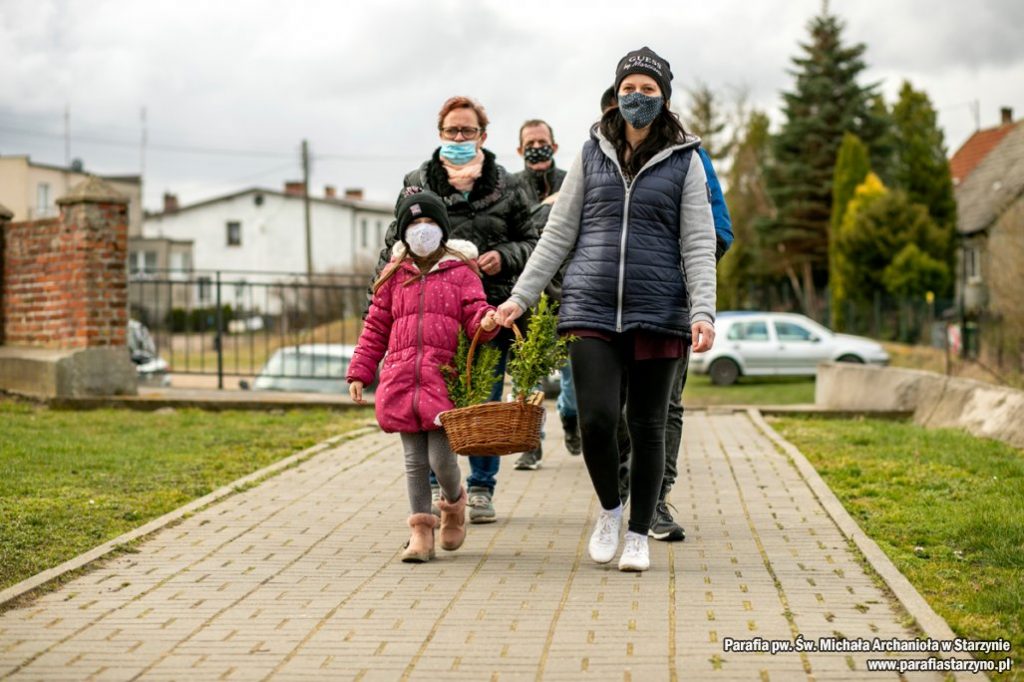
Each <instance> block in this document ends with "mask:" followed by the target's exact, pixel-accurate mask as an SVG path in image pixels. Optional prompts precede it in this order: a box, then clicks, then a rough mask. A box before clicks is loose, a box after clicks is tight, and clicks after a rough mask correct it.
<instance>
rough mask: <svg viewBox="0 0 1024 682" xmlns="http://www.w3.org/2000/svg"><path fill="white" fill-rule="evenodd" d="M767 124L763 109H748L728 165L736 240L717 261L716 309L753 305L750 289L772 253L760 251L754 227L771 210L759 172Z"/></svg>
mask: <svg viewBox="0 0 1024 682" xmlns="http://www.w3.org/2000/svg"><path fill="white" fill-rule="evenodd" d="M769 125H770V121H769V119H768V116H767V115H766V114H765V113H764V112H761V111H753V112H751V113H750V115H749V116H748V117H747V121H746V124H745V125H744V127H743V134H742V136H741V137H740V139H739V140H738V141H737V143H736V147H735V154H734V155H733V159H732V165H731V166H730V168H729V173H728V176H727V178H728V187H729V189H728V191H726V193H725V203H726V204H727V205H728V206H729V214H730V217H731V218H732V230H733V234H734V236H735V241H734V242H733V245H732V248H731V249H729V252H728V253H727V254H726V255H725V256H724V257H723V258H722V261H721V263H719V265H718V309H719V310H735V309H740V308H747V307H750V306H753V305H755V302H754V301H753V300H752V297H751V295H750V292H751V291H752V290H753V289H754V288H755V287H756V286H757V285H758V284H760V283H761V282H762V281H763V279H764V271H763V264H764V263H765V262H767V261H768V259H769V258H770V256H771V254H764V253H763V252H762V246H761V243H760V239H759V234H758V230H757V228H756V225H757V223H758V221H761V220H763V219H765V218H766V217H768V216H770V215H771V214H772V205H771V200H770V199H769V198H768V192H767V190H766V189H765V186H764V178H763V176H762V167H763V165H764V162H765V159H766V157H767V155H768V153H769V148H770V144H771V136H770V134H769V132H768V127H769Z"/></svg>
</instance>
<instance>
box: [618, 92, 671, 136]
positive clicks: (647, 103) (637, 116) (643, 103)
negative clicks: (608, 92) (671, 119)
mask: <svg viewBox="0 0 1024 682" xmlns="http://www.w3.org/2000/svg"><path fill="white" fill-rule="evenodd" d="M664 103H665V100H664V99H662V98H661V97H651V96H650V95H645V94H643V93H642V92H631V93H629V94H628V95H619V113H620V114H622V118H624V119H626V121H627V122H629V125H631V126H633V127H634V128H637V129H639V128H646V127H647V126H649V125H651V123H653V122H654V119H656V118H658V114H660V113H661V107H662V105H663V104H664Z"/></svg>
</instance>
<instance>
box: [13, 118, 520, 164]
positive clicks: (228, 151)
mask: <svg viewBox="0 0 1024 682" xmlns="http://www.w3.org/2000/svg"><path fill="white" fill-rule="evenodd" d="M0 132H4V133H10V134H14V135H22V136H26V137H40V138H45V139H51V140H58V139H59V140H66V134H65V133H52V132H45V131H42V130H30V129H27V128H20V127H10V126H5V125H0ZM146 139H147V141H146V142H145V151H146V152H147V153H148V152H150V151H161V152H170V153H175V154H201V155H207V156H234V157H250V158H253V157H260V158H280V159H291V158H294V152H281V151H271V150H255V149H232V148H226V147H199V146H191V145H170V144H152V143H150V142H148V135H147V137H146ZM71 141H73V142H78V143H83V144H92V145H102V146H107V147H119V148H123V149H133V150H136V149H139V143H138V142H133V141H131V140H122V139H114V138H108V137H95V136H92V135H74V136H72V137H71ZM514 156H515V154H514V153H511V154H508V155H505V156H503V157H502V158H512V157H514ZM310 158H311V159H312V160H314V161H326V162H348V163H395V162H402V163H406V162H415V161H421V160H423V158H424V155H423V154H351V153H347V154H345V153H336V152H327V153H324V154H310Z"/></svg>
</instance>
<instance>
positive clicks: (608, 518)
mask: <svg viewBox="0 0 1024 682" xmlns="http://www.w3.org/2000/svg"><path fill="white" fill-rule="evenodd" d="M621 527H622V507H621V506H620V507H619V508H618V509H612V510H607V509H602V510H601V513H600V514H598V515H597V524H595V525H594V532H593V533H592V534H591V536H590V546H589V547H588V550H589V551H590V558H591V559H593V560H594V561H596V562H597V563H599V564H606V563H608V562H609V561H611V560H612V559H614V558H615V552H616V551H617V550H618V549H619V529H620V528H621Z"/></svg>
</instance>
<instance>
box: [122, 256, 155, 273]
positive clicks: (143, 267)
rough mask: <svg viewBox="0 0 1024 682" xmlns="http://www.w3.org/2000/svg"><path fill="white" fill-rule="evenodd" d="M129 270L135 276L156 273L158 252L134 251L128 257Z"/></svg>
mask: <svg viewBox="0 0 1024 682" xmlns="http://www.w3.org/2000/svg"><path fill="white" fill-rule="evenodd" d="M128 270H129V272H130V273H131V274H133V275H138V274H144V275H152V274H155V273H156V251H132V252H131V253H130V254H129V256H128Z"/></svg>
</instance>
